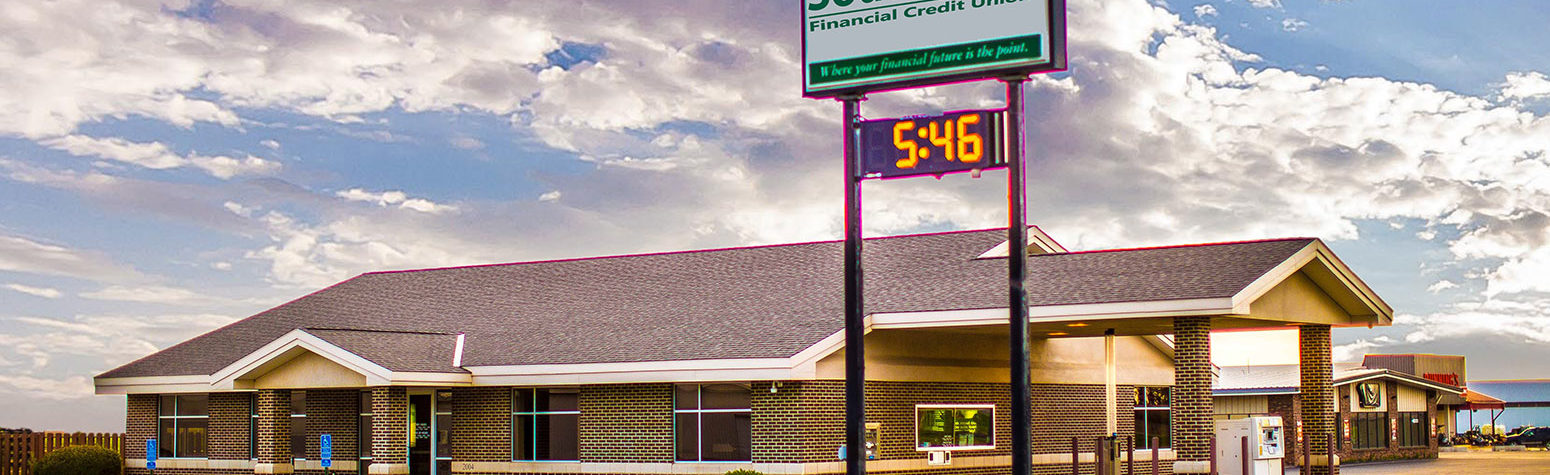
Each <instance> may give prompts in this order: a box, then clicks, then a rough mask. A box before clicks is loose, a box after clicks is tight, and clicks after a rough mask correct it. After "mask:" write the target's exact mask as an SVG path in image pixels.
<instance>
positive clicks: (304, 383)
mask: <svg viewBox="0 0 1550 475" xmlns="http://www.w3.org/2000/svg"><path fill="white" fill-rule="evenodd" d="M364 386H366V376H365V375H362V374H360V373H357V372H355V371H351V370H350V369H349V368H346V367H344V366H340V365H339V364H338V363H335V362H333V361H329V360H328V358H324V357H322V356H319V355H318V354H317V353H312V352H306V353H302V354H301V355H298V356H296V357H295V358H291V360H290V361H287V362H285V364H283V365H280V367H278V368H275V369H273V370H270V371H269V372H268V373H264V374H263V375H260V376H258V378H257V379H255V380H254V387H255V388H257V389H297V388H359V387H364Z"/></svg>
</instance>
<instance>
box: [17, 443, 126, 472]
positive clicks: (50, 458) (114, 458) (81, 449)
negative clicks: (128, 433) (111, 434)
mask: <svg viewBox="0 0 1550 475" xmlns="http://www.w3.org/2000/svg"><path fill="white" fill-rule="evenodd" d="M123 463H124V462H123V460H122V459H121V458H119V456H118V452H114V451H112V450H109V449H105V448H102V447H97V446H92V445H77V446H73V447H65V448H62V449H59V450H55V451H53V452H49V453H48V454H47V455H44V456H42V457H38V459H37V460H33V461H32V475H119V473H120V467H122V466H123Z"/></svg>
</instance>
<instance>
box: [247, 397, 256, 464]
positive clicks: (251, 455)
mask: <svg viewBox="0 0 1550 475" xmlns="http://www.w3.org/2000/svg"><path fill="white" fill-rule="evenodd" d="M250 396H252V397H249V398H248V460H258V393H252V394H251V395H250Z"/></svg>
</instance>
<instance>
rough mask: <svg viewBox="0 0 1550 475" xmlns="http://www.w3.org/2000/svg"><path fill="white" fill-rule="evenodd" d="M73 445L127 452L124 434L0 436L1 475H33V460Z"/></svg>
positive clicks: (62, 433)
mask: <svg viewBox="0 0 1550 475" xmlns="http://www.w3.org/2000/svg"><path fill="white" fill-rule="evenodd" d="M73 445H95V446H98V447H105V448H108V449H110V450H112V451H114V452H118V453H119V454H123V453H124V434H87V433H83V432H76V433H74V434H71V433H67V432H34V433H31V434H0V475H32V466H31V465H32V461H33V460H34V459H36V458H38V457H42V456H43V454H46V453H49V452H53V451H55V450H58V449H62V448H65V447H70V446H73Z"/></svg>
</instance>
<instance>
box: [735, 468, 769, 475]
mask: <svg viewBox="0 0 1550 475" xmlns="http://www.w3.org/2000/svg"><path fill="white" fill-rule="evenodd" d="M725 475H764V474H763V473H759V472H756V471H753V470H749V469H746V468H739V469H737V470H733V471H730V472H727V473H726V474H725Z"/></svg>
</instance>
